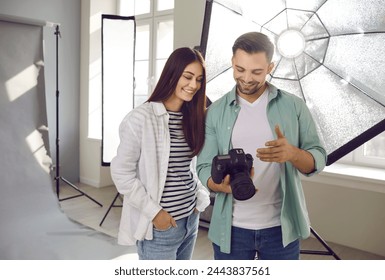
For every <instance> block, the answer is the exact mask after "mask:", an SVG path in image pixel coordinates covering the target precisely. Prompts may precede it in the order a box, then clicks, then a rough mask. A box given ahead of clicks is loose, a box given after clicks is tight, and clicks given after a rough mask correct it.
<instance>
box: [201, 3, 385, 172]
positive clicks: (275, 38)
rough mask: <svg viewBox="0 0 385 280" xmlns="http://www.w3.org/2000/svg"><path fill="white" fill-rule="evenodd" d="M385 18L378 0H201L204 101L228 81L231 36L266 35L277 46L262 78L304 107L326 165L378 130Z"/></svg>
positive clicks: (383, 114)
mask: <svg viewBox="0 0 385 280" xmlns="http://www.w3.org/2000/svg"><path fill="white" fill-rule="evenodd" d="M384 18H385V5H384V3H383V1H380V0H367V1H361V0H307V1H302V0H286V1H285V0H269V1H256V0H232V1H231V0H215V1H207V2H206V11H205V20H204V26H203V32H202V40H201V50H202V52H203V53H204V55H205V59H206V63H207V75H208V79H207V80H208V84H207V96H208V98H209V99H210V101H215V100H216V99H218V98H219V97H220V96H222V95H223V94H225V93H226V92H228V91H229V90H230V89H231V88H232V87H233V86H234V84H235V83H234V80H233V77H232V68H231V56H232V50H231V48H232V45H233V43H234V41H235V39H236V38H237V37H238V36H240V35H241V34H243V33H245V32H249V31H259V32H262V33H264V34H266V35H267V36H269V37H270V39H271V40H272V42H273V43H274V44H275V46H276V50H275V55H274V57H273V62H274V63H275V68H274V70H273V72H272V73H271V75H270V76H269V77H268V80H269V81H270V82H271V83H273V84H275V85H276V86H278V87H279V88H281V89H283V90H286V91H288V92H291V93H293V94H295V95H297V96H299V97H301V98H302V99H303V100H304V101H305V102H306V104H307V106H308V107H309V109H310V111H311V113H312V116H313V118H314V120H315V122H316V125H317V129H318V132H319V135H320V137H321V140H322V142H323V144H324V145H325V148H326V151H327V154H328V162H327V165H330V164H332V163H333V162H335V161H336V160H338V159H340V158H341V157H343V156H344V155H346V154H348V153H349V152H351V151H352V150H354V149H356V148H357V147H359V146H360V145H362V144H363V143H365V142H366V141H368V140H370V139H371V138H373V137H374V136H376V135H378V134H379V133H381V132H382V131H384V130H385V78H384V77H385V67H384V65H385V20H384ZM295 42H297V45H295Z"/></svg>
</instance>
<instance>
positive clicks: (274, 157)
mask: <svg viewBox="0 0 385 280" xmlns="http://www.w3.org/2000/svg"><path fill="white" fill-rule="evenodd" d="M275 133H276V134H277V139H276V140H272V141H268V142H266V144H265V145H266V148H259V149H257V155H256V156H257V158H259V159H260V160H261V161H265V162H278V163H284V162H287V161H289V162H291V163H292V164H293V165H294V167H295V168H297V169H298V170H299V171H300V172H302V173H304V174H308V173H311V172H313V171H314V169H315V163H314V158H313V155H312V154H311V153H309V152H308V151H305V150H302V149H300V148H297V147H295V146H293V145H291V144H290V143H289V142H288V141H287V139H286V137H285V135H283V133H282V132H281V129H280V128H279V125H276V126H275Z"/></svg>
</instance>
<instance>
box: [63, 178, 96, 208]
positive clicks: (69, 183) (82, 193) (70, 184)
mask: <svg viewBox="0 0 385 280" xmlns="http://www.w3.org/2000/svg"><path fill="white" fill-rule="evenodd" d="M60 179H61V180H62V181H63V182H65V183H66V184H67V185H69V186H70V187H72V188H74V189H75V190H77V191H78V192H79V193H80V194H79V195H75V196H71V197H67V198H63V199H60V201H63V200H67V199H71V198H75V197H79V196H82V195H84V196H86V197H87V198H89V199H91V200H92V201H93V202H95V203H96V204H98V205H99V206H100V207H103V205H102V204H100V203H99V202H97V201H96V200H95V199H93V198H92V197H90V196H89V195H88V194H86V193H85V192H83V191H82V190H80V189H79V188H78V187H77V186H75V185H74V184H72V183H71V182H70V181H68V180H66V179H65V178H63V177H60Z"/></svg>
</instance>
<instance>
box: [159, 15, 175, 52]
mask: <svg viewBox="0 0 385 280" xmlns="http://www.w3.org/2000/svg"><path fill="white" fill-rule="evenodd" d="M173 46H174V21H173V20H167V21H161V22H159V23H158V26H157V50H156V59H167V57H168V56H169V55H170V54H171V52H172V51H173Z"/></svg>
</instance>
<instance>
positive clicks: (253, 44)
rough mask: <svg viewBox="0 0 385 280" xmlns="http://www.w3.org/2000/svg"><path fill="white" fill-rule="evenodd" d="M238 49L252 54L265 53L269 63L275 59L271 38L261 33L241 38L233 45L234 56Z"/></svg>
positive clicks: (252, 33) (246, 34) (250, 33)
mask: <svg viewBox="0 0 385 280" xmlns="http://www.w3.org/2000/svg"><path fill="white" fill-rule="evenodd" d="M238 49H241V50H243V51H245V52H247V53H250V54H252V53H257V52H265V53H266V56H267V60H268V62H269V63H270V62H271V60H272V59H273V54H274V45H273V43H272V42H271V41H270V39H269V37H267V36H266V35H265V34H263V33H260V32H248V33H245V34H243V35H241V36H239V37H238V39H236V40H235V42H234V45H233V55H234V54H235V52H236V51H237V50H238Z"/></svg>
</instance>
